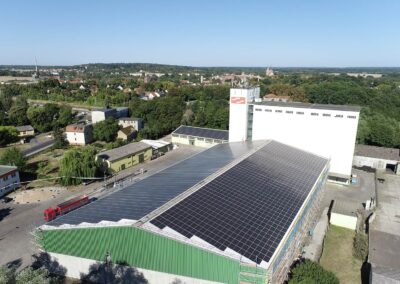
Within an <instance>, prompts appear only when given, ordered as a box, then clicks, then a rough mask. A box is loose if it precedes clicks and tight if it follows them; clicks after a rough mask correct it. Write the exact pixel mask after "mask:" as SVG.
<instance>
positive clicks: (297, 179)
mask: <svg viewBox="0 0 400 284" xmlns="http://www.w3.org/2000/svg"><path fill="white" fill-rule="evenodd" d="M326 163H327V160H326V159H324V158H320V157H318V156H315V155H312V154H310V153H307V152H303V151H300V150H298V149H295V148H292V147H289V146H286V145H284V144H280V143H278V142H274V141H271V142H270V143H269V144H267V145H266V146H264V147H262V148H261V149H260V150H258V151H257V152H255V153H254V154H252V155H251V156H249V157H248V158H246V159H244V160H243V161H241V162H240V163H238V164H237V165H236V166H234V167H233V168H231V169H229V170H228V171H226V172H225V173H223V174H222V175H220V176H218V177H217V178H215V179H214V180H212V181H211V182H210V183H208V184H206V185H205V186H204V187H202V188H201V189H199V190H198V191H196V192H195V193H193V194H192V195H190V196H189V197H187V198H186V199H184V200H182V201H181V202H179V203H177V204H176V205H175V206H173V207H171V208H170V209H169V210H167V211H165V212H163V213H162V214H161V215H159V216H157V217H156V218H155V219H153V220H152V221H151V223H153V224H154V225H156V226H157V227H159V228H160V229H162V228H164V227H165V226H168V227H170V228H172V229H174V230H175V231H177V232H179V233H181V234H182V235H184V236H186V237H188V238H191V237H192V236H193V235H196V236H197V237H199V238H201V239H203V240H205V241H207V242H208V243H210V244H212V245H214V246H215V247H217V248H219V249H220V250H225V249H226V248H230V249H232V250H234V251H236V252H238V253H239V254H241V255H243V256H245V257H247V258H249V259H251V260H253V261H255V262H257V263H260V262H261V261H262V260H265V261H267V262H268V261H269V260H270V258H271V257H272V255H273V253H274V252H275V250H276V248H277V247H278V245H279V243H280V242H281V240H282V238H283V236H284V234H285V233H286V231H287V230H288V229H289V227H290V224H291V223H292V221H293V220H294V218H295V216H296V214H297V213H298V212H299V209H300V208H301V206H302V204H303V203H304V201H305V199H306V197H307V195H308V194H309V192H310V190H311V189H312V187H313V185H314V183H315V182H316V181H317V179H318V177H319V175H320V173H321V171H322V170H323V169H324V167H325V165H326Z"/></svg>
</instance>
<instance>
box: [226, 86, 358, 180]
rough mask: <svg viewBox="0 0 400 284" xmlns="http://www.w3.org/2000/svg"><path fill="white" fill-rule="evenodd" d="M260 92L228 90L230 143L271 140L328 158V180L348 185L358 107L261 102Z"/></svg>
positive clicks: (257, 89)
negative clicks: (229, 91) (229, 94)
mask: <svg viewBox="0 0 400 284" xmlns="http://www.w3.org/2000/svg"><path fill="white" fill-rule="evenodd" d="M257 94H259V88H246V89H231V96H230V114H229V116H230V121H229V141H230V142H236V141H245V140H264V139H274V140H276V141H279V142H282V143H285V144H288V145H290V146H293V147H297V148H299V149H302V150H305V151H309V152H312V153H315V154H317V155H320V156H323V157H326V158H329V159H330V160H331V162H330V172H329V176H330V178H329V179H330V180H331V181H336V182H340V183H348V182H349V180H350V178H351V169H352V162H353V155H354V145H355V141H356V134H357V127H358V120H359V114H360V108H359V107H353V106H338V105H317V104H305V103H293V102H261V101H260V99H259V95H257Z"/></svg>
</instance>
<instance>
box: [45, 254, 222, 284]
mask: <svg viewBox="0 0 400 284" xmlns="http://www.w3.org/2000/svg"><path fill="white" fill-rule="evenodd" d="M50 256H51V258H52V260H55V261H57V262H59V263H60V264H61V265H62V266H63V267H65V268H66V269H67V271H66V276H68V277H71V278H77V279H80V277H81V274H84V275H86V274H88V273H89V268H90V266H91V265H93V264H96V263H99V262H98V261H96V260H92V259H87V258H80V257H75V256H69V255H65V254H58V253H50ZM135 269H136V270H137V272H138V273H141V274H142V275H143V277H144V278H145V279H146V280H147V281H148V283H150V284H153V283H154V284H159V283H173V282H174V281H176V282H177V281H178V280H180V281H181V282H180V283H187V284H212V283H218V282H213V281H207V280H202V279H196V278H191V277H186V276H180V275H174V274H168V273H164V272H159V271H154V270H148V269H142V268H135ZM124 283H129V280H127V282H124ZM132 283H134V281H132Z"/></svg>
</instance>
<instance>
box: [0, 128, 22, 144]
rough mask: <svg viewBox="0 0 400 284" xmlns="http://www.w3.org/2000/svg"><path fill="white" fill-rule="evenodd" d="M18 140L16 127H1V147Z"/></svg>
mask: <svg viewBox="0 0 400 284" xmlns="http://www.w3.org/2000/svg"><path fill="white" fill-rule="evenodd" d="M17 140H18V132H17V130H16V129H15V127H14V126H0V146H5V145H7V144H10V143H13V142H15V141H17Z"/></svg>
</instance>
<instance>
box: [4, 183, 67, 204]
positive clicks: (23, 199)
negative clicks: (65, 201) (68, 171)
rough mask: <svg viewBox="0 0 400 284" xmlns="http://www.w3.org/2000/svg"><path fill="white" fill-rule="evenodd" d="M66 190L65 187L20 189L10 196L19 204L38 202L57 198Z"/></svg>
mask: <svg viewBox="0 0 400 284" xmlns="http://www.w3.org/2000/svg"><path fill="white" fill-rule="evenodd" d="M64 190H65V188H62V187H42V188H34V189H28V190H23V189H20V190H17V191H15V192H13V193H10V194H9V195H8V196H9V197H11V198H13V199H14V202H15V203H18V204H27V203H37V202H41V201H45V200H49V199H52V198H55V197H56V196H57V195H59V194H60V193H61V192H62V191H64Z"/></svg>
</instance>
